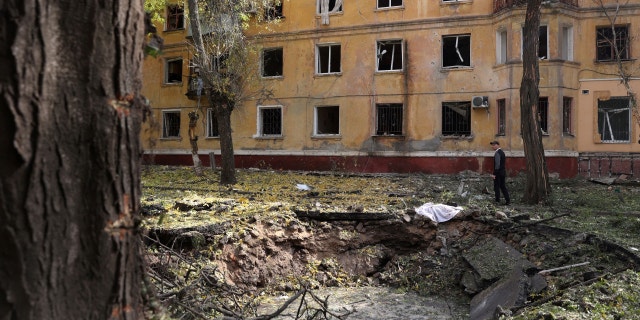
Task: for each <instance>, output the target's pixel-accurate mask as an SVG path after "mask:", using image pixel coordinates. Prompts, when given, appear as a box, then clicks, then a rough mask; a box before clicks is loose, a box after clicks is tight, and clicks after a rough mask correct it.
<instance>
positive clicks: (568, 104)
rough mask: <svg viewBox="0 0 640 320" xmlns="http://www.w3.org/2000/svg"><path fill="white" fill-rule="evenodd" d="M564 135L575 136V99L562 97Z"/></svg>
mask: <svg viewBox="0 0 640 320" xmlns="http://www.w3.org/2000/svg"><path fill="white" fill-rule="evenodd" d="M562 134H563V135H570V136H573V98H572V97H566V96H565V97H562Z"/></svg>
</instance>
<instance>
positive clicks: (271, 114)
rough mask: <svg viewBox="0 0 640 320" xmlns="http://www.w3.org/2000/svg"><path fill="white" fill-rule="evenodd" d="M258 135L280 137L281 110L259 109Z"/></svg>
mask: <svg viewBox="0 0 640 320" xmlns="http://www.w3.org/2000/svg"><path fill="white" fill-rule="evenodd" d="M259 123H260V129H261V131H260V135H262V136H273V135H282V108H279V107H278V108H260V122H259Z"/></svg>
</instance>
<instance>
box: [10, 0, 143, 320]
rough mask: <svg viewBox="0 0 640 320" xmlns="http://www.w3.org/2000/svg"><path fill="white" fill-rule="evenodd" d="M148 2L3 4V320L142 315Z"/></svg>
mask: <svg viewBox="0 0 640 320" xmlns="http://www.w3.org/2000/svg"><path fill="white" fill-rule="evenodd" d="M144 21H145V20H144V12H143V9H142V1H130V0H113V1H98V0H88V1H83V3H82V4H78V2H77V1H75V0H58V1H35V0H4V1H1V2H0V70H2V72H0V127H1V128H2V134H1V135H0V153H1V154H2V156H1V157H0V164H1V165H0V229H1V230H0V243H2V245H1V249H0V319H21V320H29V319H34V320H35V319H142V318H143V310H142V309H143V308H142V306H143V299H142V296H141V292H142V287H143V282H144V281H143V279H144V274H145V273H144V269H143V267H142V266H143V264H142V260H141V247H140V238H139V235H138V234H137V230H138V228H137V222H136V221H137V220H138V219H137V215H138V211H139V208H138V207H139V198H140V153H141V145H140V141H139V134H140V126H141V122H142V118H143V106H144V104H143V99H142V98H141V97H140V96H139V92H140V90H141V78H142V77H141V75H142V72H141V68H142V59H143V44H144V30H145V25H144Z"/></svg>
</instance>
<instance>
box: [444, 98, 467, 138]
mask: <svg viewBox="0 0 640 320" xmlns="http://www.w3.org/2000/svg"><path fill="white" fill-rule="evenodd" d="M442 135H443V136H468V135H471V102H469V101H460V102H443V103H442Z"/></svg>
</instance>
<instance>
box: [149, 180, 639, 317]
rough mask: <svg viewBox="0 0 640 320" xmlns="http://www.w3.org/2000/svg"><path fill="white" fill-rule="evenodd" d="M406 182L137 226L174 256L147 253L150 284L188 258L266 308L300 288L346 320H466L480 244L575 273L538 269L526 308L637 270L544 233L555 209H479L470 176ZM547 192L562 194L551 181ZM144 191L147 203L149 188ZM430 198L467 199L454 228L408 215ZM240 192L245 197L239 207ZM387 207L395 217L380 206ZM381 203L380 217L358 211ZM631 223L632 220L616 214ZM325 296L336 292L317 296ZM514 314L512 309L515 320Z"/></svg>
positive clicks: (479, 281) (480, 185) (154, 209)
mask: <svg viewBox="0 0 640 320" xmlns="http://www.w3.org/2000/svg"><path fill="white" fill-rule="evenodd" d="M411 178H412V177H410V176H407V177H406V181H404V183H406V184H404V185H403V186H404V187H403V188H400V187H397V186H394V187H393V188H394V190H389V189H387V190H384V193H381V194H379V195H378V197H384V198H385V199H384V201H386V202H385V203H384V204H382V205H381V204H379V203H375V204H373V205H371V206H368V204H369V203H362V202H359V201H358V197H362V196H366V194H367V191H366V190H361V191H354V190H351V191H350V192H337V191H336V192H327V191H325V192H318V191H309V192H305V193H304V196H303V197H302V201H300V202H299V203H297V204H296V205H294V206H292V207H289V206H288V205H287V204H285V203H282V202H280V203H277V202H276V203H274V202H271V203H270V204H269V205H268V206H267V207H266V209H265V208H263V209H261V210H256V211H255V212H250V214H239V213H237V214H230V215H229V216H228V217H227V218H226V219H221V220H218V221H210V222H207V223H202V224H197V225H192V226H186V227H171V228H167V227H163V226H158V223H159V222H158V221H156V220H154V221H155V225H152V224H150V225H149V226H148V244H149V245H150V248H153V247H154V246H155V245H156V244H157V243H160V244H163V245H165V246H166V247H168V248H171V249H172V251H173V252H178V253H181V254H182V255H183V256H182V257H178V256H168V255H167V253H166V252H164V251H153V253H152V254H150V255H148V260H149V265H150V267H151V269H152V270H154V272H157V274H158V275H163V274H164V275H167V277H168V278H176V277H182V278H181V279H182V280H183V281H184V282H185V283H186V282H188V279H185V277H186V278H188V277H189V276H188V273H187V275H184V273H182V274H181V273H180V272H179V271H176V268H179V265H180V262H179V261H180V260H181V259H184V258H185V257H188V258H189V259H193V260H194V261H198V264H200V265H202V266H204V265H215V270H216V274H217V275H219V276H218V277H219V279H220V280H221V281H224V282H225V283H227V284H229V285H233V286H235V287H238V288H242V289H244V290H247V291H246V292H258V291H260V290H262V291H264V292H266V293H267V294H266V295H264V296H263V298H264V297H272V298H271V299H264V300H263V301H264V302H265V303H267V301H271V302H270V303H275V304H277V303H278V301H279V300H278V299H275V300H274V298H273V297H278V296H283V295H284V296H291V295H292V293H293V292H296V290H299V289H300V288H301V287H305V288H308V289H310V290H314V292H316V294H318V295H326V296H329V302H331V301H333V303H332V304H331V306H332V308H336V309H334V310H345V309H342V308H343V307H346V308H347V309H346V310H351V309H349V308H355V309H356V310H357V311H356V312H354V313H352V314H350V315H349V316H348V317H347V318H348V319H465V318H468V316H469V315H468V313H469V302H470V300H471V298H472V297H473V296H474V295H476V294H478V293H479V292H481V291H482V290H484V289H486V288H488V287H489V286H491V285H492V284H493V283H494V282H495V281H496V280H497V279H483V278H482V277H478V275H477V274H478V270H475V269H474V267H473V266H471V265H470V263H469V261H468V258H469V255H470V254H476V253H473V252H474V248H475V247H476V245H477V244H478V243H481V242H483V241H485V240H487V239H490V238H495V239H499V240H501V241H502V242H504V243H506V244H507V245H509V246H511V247H513V248H515V249H516V250H517V251H518V252H520V253H522V254H523V256H524V257H526V259H527V260H528V261H529V262H531V264H532V265H533V266H535V268H534V269H535V270H534V272H538V271H540V270H547V269H553V268H557V267H563V266H569V265H580V266H578V267H572V268H567V269H561V270H558V271H555V272H545V273H544V276H543V277H544V279H545V280H546V284H547V285H546V287H545V288H544V289H543V290H541V291H539V292H537V293H536V294H535V295H530V296H529V297H527V301H526V304H527V305H528V306H530V305H535V304H539V303H542V302H546V301H552V300H553V299H554V297H557V296H558V294H559V293H561V292H565V291H566V290H567V289H569V288H573V287H576V286H584V285H587V284H589V283H592V282H594V281H597V280H598V279H602V278H604V277H606V276H610V275H612V274H616V273H618V272H620V271H623V270H628V269H631V270H635V269H637V267H638V265H639V264H638V263H639V261H640V260H639V258H638V257H637V256H636V255H635V253H634V251H633V250H632V249H629V248H630V247H629V246H628V245H627V244H620V243H618V242H616V241H612V240H611V239H607V238H603V237H601V236H599V235H596V234H593V233H591V232H586V231H585V230H569V229H568V228H565V227H564V226H562V225H558V224H556V226H552V225H551V224H553V223H555V222H556V220H566V219H569V218H570V215H571V214H574V212H572V211H568V210H567V211H557V210H556V212H551V213H549V214H545V215H543V214H542V213H540V212H535V211H532V210H531V209H532V208H530V207H525V206H519V205H515V206H513V207H505V208H503V207H494V206H493V205H492V204H489V205H487V204H486V203H490V198H491V197H490V196H486V195H483V192H482V191H483V190H484V189H485V188H486V184H485V183H484V181H483V180H481V179H480V178H479V177H477V176H475V177H474V176H471V177H467V179H466V180H462V183H461V182H460V180H461V179H460V177H451V178H453V179H449V180H447V179H444V178H442V177H432V178H437V179H436V180H433V181H432V182H431V183H430V184H427V183H425V181H424V180H423V181H421V182H420V184H416V182H415V181H411ZM413 178H415V177H413ZM371 179H373V178H371ZM394 179H395V180H394V181H396V182H397V181H399V180H402V179H400V178H398V177H395V178H394ZM421 179H427V177H424V176H423V177H421ZM465 181H466V182H465ZM465 183H466V184H465ZM401 185H402V184H401ZM427 185H428V187H425V186H427ZM410 186H414V188H411V187H410ZM585 186H588V187H592V185H588V184H586V185H585ZM272 187H274V186H272ZM390 187H391V186H390ZM511 187H512V189H513V191H512V192H517V190H518V189H517V186H515V185H513V184H512V185H511ZM179 188H180V187H177V189H179ZM194 188H197V187H194ZM263 188H264V187H263ZM275 188H276V189H277V188H278V187H275ZM558 188H573V187H567V185H566V184H562V185H561V186H560V187H558ZM601 188H604V190H607V189H606V188H607V187H601ZM632 188H636V187H635V186H634V187H632ZM159 189H161V188H158V190H159ZM185 189H186V188H185ZM165 190H166V188H165ZM332 190H338V189H332ZM452 190H455V191H452ZM240 191H241V190H232V191H231V192H229V193H228V194H227V196H229V197H230V198H232V195H233V196H235V197H236V198H235V200H234V201H237V202H240V203H242V202H251V201H256V202H257V201H258V199H259V197H258V196H256V194H259V193H252V192H251V191H245V192H240ZM217 192H220V190H217ZM446 192H450V193H451V194H452V196H448V197H447V198H448V199H444V197H443V194H445V193H446ZM465 192H468V193H471V194H464V193H465ZM634 192H635V191H634ZM145 193H148V194H153V192H150V190H145ZM429 193H432V194H434V195H435V196H432V198H437V200H448V202H449V203H450V204H457V202H459V201H460V200H461V199H471V197H475V198H474V199H475V200H474V202H473V203H472V204H471V202H472V201H471V200H467V205H466V206H465V209H464V210H463V211H462V212H461V213H459V214H458V215H457V216H456V217H455V218H454V219H453V220H450V221H447V222H443V223H439V224H438V223H435V222H433V221H431V220H429V219H427V218H425V217H423V216H420V215H417V214H415V211H414V210H413V207H415V206H416V205H418V204H420V203H422V202H424V201H426V200H427V199H428V198H429ZM463 194H464V195H463ZM246 195H249V197H248V198H244V197H245V196H246ZM416 195H418V197H416ZM150 197H152V198H153V196H150ZM238 197H239V198H238ZM252 197H253V199H252ZM282 198H286V196H285V195H283V196H282V197H281V199H282ZM238 199H239V200H238ZM341 199H342V200H343V201H345V200H344V199H347V200H346V203H340V204H337V203H336V202H337V201H340V200H341ZM348 199H351V200H348ZM367 199H371V198H367ZM153 200H154V199H152V201H149V203H146V204H144V208H143V209H144V211H145V212H146V213H147V214H148V215H149V216H150V217H151V218H153V217H155V218H153V219H160V218H158V217H161V216H162V215H166V214H167V212H168V210H167V208H166V207H167V206H166V205H164V206H162V205H159V204H157V203H154V202H153ZM372 201H375V200H372ZM483 201H484V202H483ZM454 202H456V203H454ZM326 203H332V205H331V206H327V205H326ZM389 203H392V205H391V206H393V205H395V206H396V208H400V209H398V210H395V209H393V208H391V209H389V208H390V207H391V206H390V205H389ZM470 204H471V205H470ZM233 206H234V202H233V201H231V200H228V199H227V200H219V199H218V198H216V199H212V198H207V197H201V198H198V199H188V201H187V200H185V199H178V200H175V203H174V205H173V207H172V208H173V209H174V210H177V211H179V212H182V213H188V216H189V219H190V217H198V216H201V215H211V214H218V215H219V214H220V213H221V212H229V211H230V210H231V209H230V208H232V207H233ZM380 206H383V207H384V206H386V207H385V208H387V210H384V211H383V210H376V211H375V212H371V210H370V209H369V207H378V208H380ZM284 209H287V210H284ZM533 209H536V208H533ZM244 211H245V212H246V211H247V210H244ZM248 211H251V210H248ZM607 214H611V212H608V213H607ZM634 214H635V211H634V212H631V213H630V212H626V213H625V215H627V216H628V215H634ZM185 219H187V218H185ZM634 219H637V218H634ZM150 221H151V220H150ZM156 241H157V242H156ZM477 254H479V255H482V254H492V253H491V252H486V251H485V252H480V253H477ZM465 256H466V257H467V258H466V259H465ZM484 259H486V257H485V258H484ZM489 260H490V259H489ZM192 263H193V262H192ZM203 268H204V267H203ZM499 272H500V271H499V270H498V273H499ZM171 274H173V275H171ZM176 274H178V276H176ZM327 288H335V289H333V290H331V291H326V290H327ZM337 288H341V289H337ZM346 288H350V289H346ZM354 288H355V289H354ZM518 309H519V308H513V310H511V311H512V312H516V313H517V312H518ZM271 310H273V309H271ZM262 311H265V310H264V309H262ZM336 312H337V311H336ZM293 315H295V310H289V311H288V312H284V313H283V314H282V315H281V318H282V319H286V318H287V317H289V318H295V317H294V316H293Z"/></svg>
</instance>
